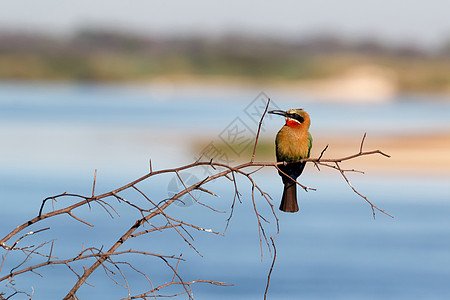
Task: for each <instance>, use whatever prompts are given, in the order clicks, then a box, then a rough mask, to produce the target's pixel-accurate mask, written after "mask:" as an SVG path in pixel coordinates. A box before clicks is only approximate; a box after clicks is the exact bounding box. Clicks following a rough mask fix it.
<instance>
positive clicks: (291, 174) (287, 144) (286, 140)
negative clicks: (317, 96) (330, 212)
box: [268, 108, 313, 212]
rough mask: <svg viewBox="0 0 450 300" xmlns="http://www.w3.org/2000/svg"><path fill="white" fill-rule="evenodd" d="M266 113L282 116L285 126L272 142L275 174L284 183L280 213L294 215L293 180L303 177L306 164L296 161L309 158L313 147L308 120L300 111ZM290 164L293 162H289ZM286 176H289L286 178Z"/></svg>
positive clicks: (306, 114) (296, 206)
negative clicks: (277, 169) (275, 165)
mask: <svg viewBox="0 0 450 300" xmlns="http://www.w3.org/2000/svg"><path fill="white" fill-rule="evenodd" d="M268 113H270V114H276V115H281V116H284V117H285V120H286V124H285V125H284V126H283V127H282V128H281V129H280V131H278V133H277V136H276V139H275V148H276V157H277V162H284V164H280V165H278V168H279V171H278V174H279V175H280V176H281V178H282V180H283V184H284V190H283V196H282V198H281V204H280V210H281V211H284V212H297V211H298V210H299V209H298V203H297V184H296V183H295V181H294V180H297V178H298V177H299V176H300V174H302V172H303V169H304V168H305V164H306V162H297V161H298V160H301V159H304V158H309V155H310V153H311V148H312V142H313V139H312V136H311V134H310V133H309V126H310V125H311V119H310V117H309V115H308V113H307V112H306V111H304V110H303V109H301V108H292V109H288V110H287V111H283V110H271V111H269V112H268ZM290 162H293V163H290ZM286 175H288V176H286Z"/></svg>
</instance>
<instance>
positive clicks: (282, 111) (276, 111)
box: [268, 109, 287, 117]
mask: <svg viewBox="0 0 450 300" xmlns="http://www.w3.org/2000/svg"><path fill="white" fill-rule="evenodd" d="M268 113H269V114H273V115H280V116H283V117H286V115H287V113H286V112H285V111H284V110H279V109H275V110H269V111H268Z"/></svg>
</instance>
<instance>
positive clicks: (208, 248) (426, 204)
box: [0, 82, 450, 299]
mask: <svg viewBox="0 0 450 300" xmlns="http://www.w3.org/2000/svg"><path fill="white" fill-rule="evenodd" d="M258 92H259V91H258ZM265 92H266V93H267V94H268V95H270V91H265ZM199 94H200V96H198V94H196V95H187V96H185V97H182V96H177V95H175V96H172V97H162V96H161V94H159V93H158V92H154V91H152V90H148V89H146V88H143V87H142V86H112V85H86V84H80V85H73V84H64V85H63V84H42V83H17V82H3V83H1V84H0V131H1V132H0V134H1V135H2V137H3V138H2V141H1V142H2V150H0V153H1V154H2V159H1V160H0V161H1V163H2V166H1V169H0V201H1V212H0V214H1V218H0V236H1V237H3V236H4V235H5V234H7V233H8V232H10V231H11V230H12V229H13V228H15V227H16V226H17V225H19V224H22V223H23V222H26V221H27V220H29V219H31V218H34V217H35V216H37V214H38V211H39V208H40V206H41V203H42V200H43V199H44V198H46V197H48V196H52V195H57V194H60V193H63V192H70V193H77V194H82V195H90V194H91V193H92V183H93V171H94V169H95V168H97V167H98V165H99V164H100V166H102V168H100V170H99V173H98V179H97V183H96V193H97V194H99V193H103V192H107V191H110V190H112V189H114V188H117V187H120V186H122V185H124V184H126V183H128V182H130V181H132V180H134V179H136V178H138V177H139V176H142V175H144V174H146V172H148V166H147V164H148V157H147V156H146V154H147V152H146V151H148V154H149V155H150V154H151V157H152V158H156V159H155V161H153V167H154V168H155V169H161V168H165V167H174V166H177V165H178V162H182V163H190V162H191V161H192V157H190V156H189V155H187V156H186V155H183V154H182V153H183V152H185V151H183V149H184V148H183V147H185V146H186V145H185V144H183V143H181V141H185V140H186V139H189V137H190V135H191V134H192V132H193V131H195V132H199V131H200V132H204V133H205V135H206V136H209V137H210V136H214V137H215V136H216V135H217V134H219V133H220V132H221V131H222V130H223V128H224V127H225V126H227V125H228V124H229V123H230V122H231V121H232V120H233V119H234V118H236V117H239V118H241V119H242V120H243V121H244V122H247V123H248V124H254V123H252V122H253V120H251V118H250V117H249V116H248V115H247V114H246V113H245V108H246V107H247V106H248V105H249V103H251V102H252V101H253V100H254V98H253V96H249V95H248V94H243V95H240V96H236V97H233V98H230V97H228V96H227V95H220V94H218V95H217V96H216V97H210V96H208V97H201V93H199ZM257 96H258V94H257V93H256V95H254V97H255V98H256V97H257ZM304 100H305V101H304V102H303V101H301V102H302V105H301V106H303V107H305V108H307V109H308V111H309V112H310V113H311V115H314V119H313V126H314V129H315V130H316V131H317V132H320V131H327V130H329V129H330V128H332V129H333V130H334V131H336V132H356V131H358V132H359V131H360V128H364V130H366V131H369V132H371V133H375V134H386V133H390V134H392V133H394V134H395V133H401V134H407V133H409V132H417V131H422V132H426V131H427V130H435V131H446V130H449V129H450V125H449V108H450V106H449V105H448V104H447V102H445V101H429V99H426V98H424V99H406V98H405V97H403V98H399V99H396V100H395V101H393V102H389V103H384V102H383V103H379V104H375V103H372V104H362V105H355V104H351V105H350V104H330V103H316V102H312V101H308V99H304ZM411 100H412V101H411ZM273 101H274V102H276V105H277V106H279V107H291V106H292V105H293V103H292V102H291V100H287V99H286V100H284V99H273ZM303 104H304V105H303ZM355 124H356V125H355ZM279 125H280V124H279V123H276V124H272V125H269V124H268V125H267V127H266V128H265V129H266V130H267V131H265V134H273V132H276V130H277V129H278V128H277V127H279ZM271 126H273V128H272V127H271ZM147 130H148V132H147ZM136 132H139V134H136V135H135V136H134V134H135V133H136ZM142 132H143V133H142ZM155 132H157V134H155ZM158 132H160V133H158ZM146 134H148V135H149V136H151V137H152V138H156V139H157V140H156V141H147V142H145V143H143V141H141V140H140V139H141V137H142V136H145V135H146ZM53 138H56V140H54V139H53ZM58 141H59V143H58ZM112 141H115V142H114V143H113V142H112ZM177 141H180V142H179V143H177ZM49 144H50V145H49ZM154 148H157V149H159V150H158V151H155V152H153V150H152V149H154ZM52 149H53V150H54V151H53V150H52ZM92 153H94V154H95V153H96V154H95V155H92ZM174 155H175V156H176V157H174ZM133 158H135V159H136V161H134V160H133ZM100 161H101V163H100ZM135 165H136V166H139V167H135ZM141 165H145V166H144V167H140V166H141ZM189 173H190V174H194V175H195V176H197V177H198V178H203V177H202V176H204V170H202V169H200V170H198V169H197V170H189ZM174 177H175V175H174V174H168V175H162V176H158V177H156V178H154V179H152V180H149V181H146V182H144V183H141V184H140V185H139V186H138V187H139V188H140V189H141V190H142V191H144V192H145V193H146V194H147V195H148V196H149V197H150V198H151V199H152V200H154V201H161V200H164V199H167V197H168V196H169V193H168V192H169V191H170V190H171V187H170V186H169V183H170V181H171V180H172V179H173V178H174ZM255 180H256V182H257V183H258V184H259V185H260V186H261V187H262V188H263V189H264V191H265V192H267V193H269V194H270V195H271V196H272V197H273V200H272V203H273V205H274V207H275V208H277V206H278V203H279V198H280V196H281V191H282V184H281V180H280V179H279V178H278V176H277V174H276V172H275V171H274V170H267V171H266V170H264V171H263V172H261V173H258V174H256V175H255ZM302 180H304V181H305V182H306V184H308V186H311V187H315V188H317V191H310V192H308V193H306V192H304V191H303V190H299V191H298V198H299V202H300V213H297V214H285V213H281V212H278V211H277V210H276V213H277V216H278V219H279V229H280V231H279V233H278V234H277V225H276V224H277V222H276V219H275V218H274V217H273V215H272V211H271V209H270V206H269V205H268V203H267V201H266V200H265V199H263V198H262V197H260V196H259V195H256V198H255V204H256V207H257V209H258V212H259V213H261V215H262V216H263V217H264V218H265V219H266V220H267V221H268V223H266V222H265V221H262V223H263V225H264V228H265V231H264V233H265V234H266V236H267V237H268V238H269V237H270V236H272V237H275V245H276V253H277V258H276V261H275V266H274V270H273V272H272V276H271V281H270V287H269V292H268V293H269V294H268V295H269V299H448V298H449V297H450V285H449V284H448V282H449V280H450V239H449V237H450V218H449V217H448V216H449V215H450V202H449V199H450V188H449V185H448V182H449V178H442V177H439V176H437V175H433V174H431V175H430V174H426V175H424V176H418V175H411V174H399V175H396V174H385V175H360V174H355V175H354V176H351V180H352V183H353V185H354V186H355V187H356V188H357V189H358V191H360V192H361V193H363V194H364V195H366V196H368V199H369V200H370V201H372V202H373V203H374V204H376V205H377V206H379V207H380V208H381V209H384V210H386V211H387V212H388V213H389V214H392V215H393V216H394V218H391V217H389V216H387V215H384V214H383V213H381V212H378V211H377V212H376V219H375V220H374V219H373V217H372V210H371V207H370V205H369V204H368V203H367V202H365V200H364V199H362V198H361V197H359V196H358V195H356V194H355V193H354V192H353V191H352V190H351V189H350V187H348V186H347V185H346V183H345V181H344V180H343V179H342V178H341V177H340V175H339V174H338V173H337V174H323V175H322V173H319V172H314V170H313V168H310V169H308V168H307V169H306V171H305V173H304V174H303V175H302ZM238 186H239V189H240V191H241V193H242V196H241V198H242V203H239V202H238V201H237V202H236V204H235V208H234V212H233V217H232V218H231V221H230V225H229V227H228V229H227V231H226V234H225V236H220V235H214V234H211V233H208V232H198V231H196V230H190V231H189V232H190V233H191V234H192V238H193V239H191V237H189V235H187V234H185V237H187V239H188V241H189V242H190V243H192V245H194V246H195V248H196V249H197V250H198V252H199V253H200V254H201V255H202V256H201V255H199V254H198V253H197V252H196V251H195V250H194V249H193V248H192V247H190V246H189V245H188V244H187V243H186V242H185V241H184V240H183V238H181V237H180V236H179V234H178V233H177V232H176V231H174V230H171V231H165V232H154V233H152V234H149V235H143V236H140V237H137V238H135V239H132V240H129V241H127V242H126V243H125V244H124V245H122V246H121V248H120V249H122V250H127V249H130V248H132V249H134V250H142V251H148V252H153V253H161V254H165V255H175V256H179V255H180V254H182V258H184V259H186V261H183V262H180V265H179V267H178V271H179V273H180V275H182V277H183V280H185V281H191V280H197V279H210V280H217V281H224V282H226V283H227V284H232V286H228V287H219V286H213V285H210V284H206V283H198V284H196V285H193V293H194V296H195V299H261V298H262V297H263V295H264V290H265V287H266V282H267V275H268V272H269V269H270V265H271V263H272V259H273V248H271V251H272V254H271V253H269V251H268V247H267V245H266V244H265V242H264V238H263V247H262V249H263V258H262V260H261V247H260V240H259V231H258V223H257V219H256V217H255V211H254V206H253V204H252V197H251V184H250V183H249V182H248V181H247V180H246V179H245V178H240V179H238ZM207 188H209V189H211V190H212V191H213V192H214V193H216V194H218V195H220V197H219V198H216V197H213V196H210V195H206V194H202V195H201V196H200V198H199V200H201V201H202V202H205V203H207V204H208V205H211V206H214V207H215V208H216V209H217V210H223V211H226V213H217V212H211V211H210V210H209V209H207V208H206V207H204V206H201V205H198V204H194V205H191V206H187V207H183V206H177V205H173V206H172V207H170V208H169V209H168V210H167V212H168V213H169V214H171V215H172V216H174V217H176V218H179V219H182V220H183V221H185V222H193V223H195V224H196V225H198V226H200V227H201V228H206V229H209V228H210V229H213V230H216V231H219V232H223V230H224V229H225V226H226V223H227V218H228V217H229V214H230V207H231V205H232V202H233V197H234V190H235V189H234V185H233V184H232V183H231V182H229V181H228V180H221V181H217V182H215V183H210V184H208V185H207ZM120 196H121V197H124V198H125V199H127V200H130V201H135V203H139V204H141V205H145V203H146V202H145V199H143V198H142V197H141V196H140V195H139V193H137V192H136V191H127V192H123V193H121V194H120ZM105 200H106V201H108V203H109V204H110V205H111V206H113V207H114V208H115V209H116V210H117V212H118V213H119V215H118V214H116V213H115V212H114V211H113V210H112V209H111V208H109V209H108V211H109V213H108V212H107V211H106V210H105V209H104V208H103V207H101V206H100V205H98V204H95V203H92V204H91V206H90V207H83V208H80V209H77V210H75V211H74V214H75V215H76V216H77V217H79V218H82V219H83V220H85V221H86V222H89V223H90V224H92V225H94V227H93V228H91V227H90V226H88V225H86V224H83V223H81V222H79V221H77V220H75V219H74V218H71V217H70V216H68V215H61V216H58V217H55V218H53V219H49V220H44V221H41V222H38V223H37V224H35V225H32V226H31V227H29V228H27V229H26V230H25V231H24V232H22V233H21V234H24V233H26V232H29V231H30V230H33V231H37V230H39V229H43V228H47V227H49V228H50V229H48V230H45V231H43V232H41V233H39V234H36V235H31V236H28V237H26V238H24V239H23V241H21V242H20V245H25V244H27V245H29V244H33V245H40V244H42V243H44V242H48V243H45V244H43V245H42V247H41V248H40V249H42V250H43V252H44V253H48V252H49V251H50V246H51V242H52V241H53V245H54V246H53V250H52V251H53V252H52V255H53V256H55V257H58V259H64V258H69V257H73V256H75V255H77V254H78V252H80V251H81V250H82V249H86V248H87V247H91V246H92V247H96V249H102V250H103V251H104V250H106V249H108V248H109V247H110V246H111V245H112V244H114V243H115V241H117V239H118V238H119V237H120V236H121V235H122V234H123V233H124V232H125V231H126V230H128V228H130V227H131V226H132V225H133V224H134V222H135V221H136V220H137V219H138V218H140V217H141V215H140V214H139V213H137V212H136V211H135V210H134V209H133V208H132V207H130V206H129V205H127V204H126V203H125V202H123V201H122V202H119V201H118V200H117V199H116V198H114V197H112V198H107V199H105ZM75 201H76V199H74V198H70V197H63V198H59V199H58V200H57V201H56V202H53V205H54V206H55V208H61V207H64V206H65V205H68V204H71V203H74V202H75ZM52 209H53V206H52V202H51V200H50V201H49V202H47V203H46V205H45V206H44V212H49V211H51V210H52ZM110 214H111V215H110ZM111 216H112V217H111ZM164 223H165V220H163V219H155V220H153V221H152V224H153V225H158V224H160V225H161V224H164ZM149 228H152V227H151V226H150V225H147V226H146V227H145V229H149ZM17 238H19V236H17V237H16V238H15V239H17ZM269 244H270V242H269ZM5 254H6V253H5V250H2V255H3V256H4V255H5ZM25 257H26V256H25V255H24V254H23V253H8V256H7V259H6V260H5V263H4V265H3V267H2V270H1V273H0V276H4V275H6V274H8V273H9V272H10V271H11V270H12V269H13V268H14V267H16V266H17V265H18V264H20V263H21V262H22V261H23V260H24V259H25ZM45 260H46V258H45V257H37V258H36V259H35V260H32V261H27V262H25V263H24V265H23V266H22V267H25V266H29V265H30V264H31V263H41V262H44V261H45ZM115 261H116V262H118V264H117V266H119V268H120V271H122V272H124V274H126V278H127V280H128V284H129V285H130V290H131V295H136V294H139V293H142V292H145V291H146V290H148V289H149V286H150V283H149V281H148V280H147V279H146V278H145V276H143V275H142V274H141V273H139V272H136V270H134V269H132V268H130V267H129V265H127V264H123V263H120V262H124V261H128V262H130V263H131V264H132V265H133V267H134V268H135V269H137V270H139V271H140V272H145V274H147V275H148V277H149V278H150V279H151V282H152V284H154V285H158V284H163V283H164V282H167V281H170V280H171V279H172V277H173V273H172V272H171V271H170V270H169V269H168V267H167V265H166V264H165V263H164V261H163V260H161V259H160V258H154V257H144V256H140V255H136V256H129V255H125V256H123V257H118V258H117V259H115ZM169 261H170V262H172V264H173V265H176V261H175V260H173V259H172V260H170V259H169ZM93 262H94V260H89V261H85V262H83V263H79V264H73V265H72V267H73V269H74V270H75V271H76V272H78V273H79V274H81V273H82V270H83V265H85V266H89V265H90V264H92V263H93ZM107 267H108V268H109V269H108V270H109V271H108V270H104V269H101V268H99V269H98V270H97V271H96V272H95V273H94V274H93V276H92V277H91V278H90V280H89V281H88V283H89V284H92V285H94V286H88V285H85V286H83V287H82V288H81V289H80V290H79V292H78V294H77V296H78V297H79V298H80V299H121V298H126V297H127V296H128V292H127V288H125V287H122V286H120V285H118V284H116V283H114V282H113V281H112V280H111V279H110V278H109V277H108V275H107V274H109V275H110V276H112V277H113V278H114V279H116V280H117V281H118V282H119V283H120V284H122V285H125V286H126V282H125V281H124V280H123V279H122V278H121V276H120V271H119V269H117V268H116V267H115V266H113V265H107ZM36 271H37V272H38V273H39V274H37V273H29V274H22V275H18V276H16V277H15V280H14V282H13V283H14V284H15V285H14V287H15V288H16V289H19V290H24V291H26V292H28V293H33V299H60V298H62V297H63V296H64V295H65V294H66V293H67V291H68V290H69V289H70V288H71V287H72V286H73V284H74V283H75V282H76V275H75V274H74V273H73V272H71V271H70V270H69V269H68V268H67V267H66V266H65V265H56V266H46V267H43V268H41V269H39V270H36ZM111 271H113V272H114V273H115V274H116V275H112V272H111ZM8 284H9V285H11V284H12V283H8ZM0 291H4V292H6V293H7V294H6V295H10V294H12V293H13V289H11V288H8V287H6V285H5V284H3V285H0ZM180 291H182V290H181V289H180V288H179V287H178V288H173V289H169V290H168V291H167V292H168V293H177V292H180ZM181 298H183V299H184V298H187V297H186V296H181ZM12 299H27V297H26V296H25V295H23V294H18V295H16V296H14V297H13V298H12Z"/></svg>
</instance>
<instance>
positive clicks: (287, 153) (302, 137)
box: [276, 126, 310, 161]
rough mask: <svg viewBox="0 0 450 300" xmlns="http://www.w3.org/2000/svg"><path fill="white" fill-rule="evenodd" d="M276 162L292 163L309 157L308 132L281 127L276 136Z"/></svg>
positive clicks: (301, 129) (300, 128)
mask: <svg viewBox="0 0 450 300" xmlns="http://www.w3.org/2000/svg"><path fill="white" fill-rule="evenodd" d="M276 145H277V149H276V152H277V160H278V161H293V160H299V159H302V158H307V157H309V152H310V136H309V132H308V130H306V129H304V128H302V127H298V128H295V127H294V128H293V127H289V126H283V128H281V130H280V131H279V132H278V134H277V138H276Z"/></svg>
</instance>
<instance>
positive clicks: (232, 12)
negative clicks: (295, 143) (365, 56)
mask: <svg viewBox="0 0 450 300" xmlns="http://www.w3.org/2000/svg"><path fill="white" fill-rule="evenodd" d="M95 26H102V27H111V26H113V27H114V28H125V29H128V30H138V31H141V32H143V33H149V34H168V33H169V34H196V33H200V34H209V35H216V34H223V33H227V32H245V33H250V34H256V35H272V36H287V37H290V36H305V35H314V33H318V32H319V33H323V32H329V33H336V34H340V35H342V36H344V37H348V38H360V37H367V36H369V37H375V38H378V39H380V40H382V41H387V42H394V43H404V42H412V43H417V44H420V45H421V46H425V47H426V46H428V45H430V46H433V45H437V44H439V43H441V42H442V41H443V40H449V39H450V0H426V1H423V0H422V1H421V0H310V1H294V0H279V1H275V0H271V1H265V0H259V1H256V0H255V1H243V0H227V1H223V0H222V1H218V0H191V1H186V0H184V1H183V0H179V1H175V0H158V1H152V0H10V1H9V0H8V1H5V0H0V28H7V29H17V28H20V29H27V30H40V31H52V32H55V33H67V32H72V31H73V30H75V29H79V28H86V27H95Z"/></svg>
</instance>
